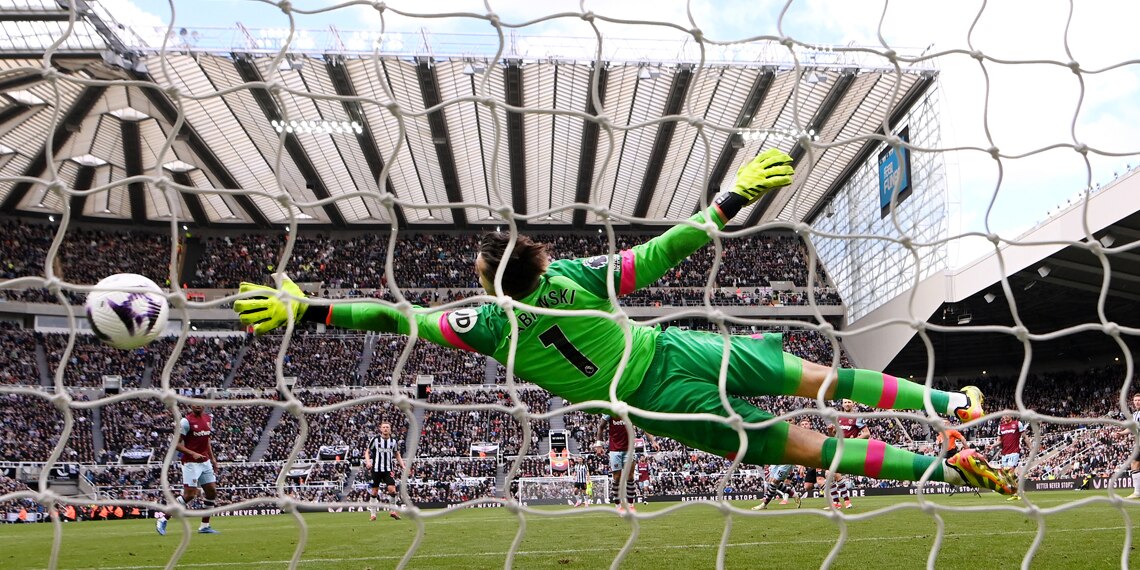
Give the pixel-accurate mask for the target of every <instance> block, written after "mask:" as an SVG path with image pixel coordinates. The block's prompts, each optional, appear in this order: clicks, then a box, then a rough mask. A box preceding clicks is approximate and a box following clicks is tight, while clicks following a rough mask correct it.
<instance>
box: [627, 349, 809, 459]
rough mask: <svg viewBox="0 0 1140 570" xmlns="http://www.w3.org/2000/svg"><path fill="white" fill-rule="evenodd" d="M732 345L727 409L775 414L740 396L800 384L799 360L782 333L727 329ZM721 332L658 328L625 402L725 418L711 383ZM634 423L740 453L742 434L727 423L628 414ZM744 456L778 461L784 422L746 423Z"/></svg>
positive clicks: (749, 415)
mask: <svg viewBox="0 0 1140 570" xmlns="http://www.w3.org/2000/svg"><path fill="white" fill-rule="evenodd" d="M729 339H730V340H729V343H730V347H731V352H730V354H729V359H728V371H727V375H726V387H725V388H726V389H725V391H726V393H727V395H728V401H729V403H730V404H731V406H732V409H733V410H734V411H736V413H738V414H740V416H741V417H742V418H743V419H744V421H745V422H747V423H754V422H762V421H764V420H768V419H771V418H772V417H774V416H773V415H772V414H769V413H768V412H765V411H764V410H761V409H760V408H757V407H756V406H754V405H753V404H751V403H749V402H748V401H746V400H744V399H743V398H741V397H740V396H761V395H781V394H792V393H794V392H795V390H796V388H797V387H798V386H799V382H800V371H801V364H800V363H801V361H800V359H799V358H797V357H796V356H793V355H790V354H786V353H785V352H784V341H783V335H780V334H771V333H768V334H763V335H755V336H735V335H734V336H730V337H729ZM724 348H725V346H724V337H723V336H721V335H720V334H717V333H707V332H698V331H687V330H681V329H677V328H669V329H667V330H665V332H663V333H662V334H661V336H660V337H658V339H657V347H656V351H655V353H654V355H653V362H652V363H651V364H650V365H649V370H648V371H646V373H645V379H644V380H642V382H641V386H640V387H639V388H638V389H637V391H636V392H634V393H633V394H632V395H631V396H630V397H629V398H627V402H628V403H629V404H630V405H633V406H636V407H638V408H641V409H644V410H650V411H654V412H668V413H676V414H702V413H703V414H713V415H717V416H721V417H728V413H727V411H726V410H725V408H724V404H722V403H721V399H720V390H719V387H718V385H717V382H718V379H719V377H720V368H721V360H722V357H723V354H724ZM632 419H633V423H634V424H636V425H638V426H640V427H642V428H643V429H645V430H646V431H648V432H650V433H652V434H654V435H659V436H664V437H670V438H673V439H675V440H677V441H679V442H681V443H683V444H685V445H688V446H690V447H695V448H697V449H702V450H704V451H707V452H709V453H714V454H717V455H721V456H724V457H728V458H730V459H731V458H735V457H736V455H737V454H738V453H739V452H740V447H741V445H740V444H741V437H740V435H739V434H738V433H737V432H736V430H734V429H732V428H731V427H729V425H728V424H727V423H726V422H719V421H711V420H686V419H684V418H683V417H681V416H678V417H676V418H673V419H669V420H658V419H649V418H642V417H637V416H632ZM746 433H747V436H748V437H747V448H746V450H745V452H744V459H743V460H742V461H744V462H745V463H749V464H754V465H766V464H775V463H780V462H781V459H782V457H783V454H784V446H785V444H786V443H787V439H788V424H787V422H778V423H775V424H772V425H771V426H769V427H767V428H763V429H760V428H750V429H747V430H746Z"/></svg>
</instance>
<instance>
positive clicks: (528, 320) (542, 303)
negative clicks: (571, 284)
mask: <svg viewBox="0 0 1140 570" xmlns="http://www.w3.org/2000/svg"><path fill="white" fill-rule="evenodd" d="M577 293H578V292H577V291H575V290H574V289H551V290H550V291H547V292H546V294H545V295H543V296H541V297H539V298H538V300H537V301H535V305H537V306H539V307H542V308H544V309H550V308H552V307H557V306H559V305H572V304H574V296H575V295H576V294H577ZM536 320H538V315H536V314H534V313H526V312H522V311H520V312H519V332H522V331H525V330H526V329H527V327H529V326H530V325H533V324H534V322H535V321H536Z"/></svg>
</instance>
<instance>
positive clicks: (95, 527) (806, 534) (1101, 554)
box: [0, 492, 1140, 570]
mask: <svg viewBox="0 0 1140 570" xmlns="http://www.w3.org/2000/svg"><path fill="white" fill-rule="evenodd" d="M1094 497H1096V498H1106V497H1107V496H1106V495H1105V494H1103V493H1095V494H1094V493H1078V492H1044V493H1034V494H1031V495H1030V498H1031V499H1032V501H1033V503H1034V504H1036V505H1037V506H1038V507H1040V508H1042V509H1046V510H1047V509H1050V508H1055V507H1057V506H1059V505H1061V504H1062V503H1064V502H1066V501H1073V500H1081V499H1086V500H1087V499H1091V498H1094ZM932 501H933V502H935V503H937V504H944V505H953V506H957V507H971V506H973V507H977V506H983V505H984V506H989V507H994V506H998V507H999V508H1000V507H1005V506H1007V503H1006V501H1005V500H1004V498H1002V497H999V496H998V495H996V494H993V493H985V494H983V495H982V497H981V498H977V497H974V496H973V495H972V494H971V495H965V496H964V495H957V496H954V497H936V498H934V499H933V500H932ZM732 504H733V505H734V506H736V507H739V508H743V509H747V508H749V507H751V506H752V505H753V504H754V502H746V501H738V502H733V503H732ZM822 505H823V501H822V500H820V499H814V500H808V501H804V507H803V508H802V509H799V510H796V509H795V508H794V507H792V506H791V505H789V506H786V507H781V506H776V505H773V511H772V512H774V513H777V516H762V517H751V516H735V515H734V516H733V517H732V531H731V533H730V534H729V537H728V548H727V552H726V557H725V567H726V568H759V567H763V568H789V569H791V568H796V569H799V568H818V567H819V566H820V565H821V564H822V563H823V562H824V560H825V559H826V557H827V555H828V552H829V551H830V550H831V549H832V547H833V546H834V545H835V543H836V541H837V539H838V538H839V534H840V526H839V525H837V524H836V523H835V522H832V521H831V520H828V518H827V517H828V512H827V511H825V510H823V509H821V508H820V507H821V506H822ZM677 506H678V504H677V503H654V504H650V505H643V506H641V508H640V509H639V513H641V514H652V513H655V512H660V511H662V510H666V509H669V508H676V507H677ZM901 506H909V507H910V508H903V509H901V510H897V511H895V512H894V513H893V514H891V515H890V516H875V517H872V518H869V519H867V520H852V521H850V523H849V524H848V525H847V533H848V539H847V544H846V546H845V547H844V548H843V550H842V551H841V553H840V554H839V556H838V558H837V559H836V561H835V565H834V566H833V567H834V568H918V567H923V566H925V564H926V559H927V556H928V554H929V552H930V548H931V545H932V544H933V543H934V537H935V535H936V532H937V527H936V522H935V519H934V518H933V517H931V516H929V515H927V514H924V513H922V512H921V511H920V510H919V509H917V508H915V507H916V506H917V502H916V501H915V499H914V498H909V497H908V498H899V497H874V498H872V497H863V498H860V499H859V500H858V502H857V507H856V508H855V509H851V510H847V511H845V514H847V515H859V514H864V513H869V512H871V511H873V510H876V509H883V508H889V507H895V508H897V507H901ZM543 511H544V512H551V513H553V512H559V511H566V508H564V507H562V508H560V507H543ZM1126 511H1127V513H1128V517H1129V519H1130V520H1126V519H1125V517H1124V516H1122V514H1121V512H1120V511H1118V510H1117V509H1115V508H1113V507H1112V506H1110V505H1108V504H1104V503H1100V504H1094V505H1090V506H1085V507H1082V508H1080V509H1071V510H1066V511H1061V512H1057V513H1052V514H1048V515H1045V524H1046V527H1045V534H1046V540H1045V541H1044V543H1043V544H1042V545H1041V548H1040V549H1039V550H1038V552H1037V556H1036V558H1035V559H1034V560H1033V567H1036V568H1075V567H1080V568H1119V567H1120V564H1121V562H1120V553H1121V548H1122V545H1123V544H1124V539H1125V530H1126V525H1128V524H1131V525H1133V526H1135V525H1136V524H1137V523H1136V521H1137V520H1138V519H1140V505H1132V506H1130V507H1128V508H1127V509H1126ZM766 514H767V513H766ZM781 514H784V515H786V516H780V515H781ZM942 517H943V519H944V521H945V525H946V536H945V540H944V541H943V545H942V550H941V552H940V554H939V556H938V561H937V567H939V568H961V567H965V566H968V563H967V561H969V560H975V561H977V560H984V561H985V565H986V566H987V567H990V568H1012V567H1017V566H1019V565H1020V564H1021V562H1022V557H1023V556H1024V555H1025V553H1026V552H1027V551H1028V550H1029V546H1030V544H1031V543H1032V541H1033V539H1034V536H1035V534H1036V533H1037V532H1038V525H1037V523H1036V521H1035V520H1034V519H1033V518H1031V517H1026V516H1025V515H1024V514H1023V513H1020V512H1014V511H1012V510H1009V511H999V512H974V513H970V512H955V513H944V514H943V515H942ZM304 520H305V523H306V524H307V525H308V527H309V536H308V542H307V544H306V545H305V550H304V555H303V557H302V559H301V565H300V567H302V568H322V569H326V568H345V569H349V568H351V569H357V570H359V569H364V568H368V569H380V568H394V567H396V566H397V565H398V564H399V562H400V560H401V558H403V556H404V554H405V552H406V551H407V548H408V546H409V545H410V544H411V542H412V540H413V539H414V538H415V534H416V524H415V522H413V521H410V520H404V521H393V520H388V519H386V518H382V519H381V520H379V521H377V522H369V521H368V515H367V513H314V514H307V515H304ZM215 521H216V523H215V526H216V527H217V528H218V529H219V530H221V534H218V535H205V536H202V535H198V534H196V533H193V532H192V533H191V536H190V544H189V548H188V549H187V551H186V554H185V555H184V556H183V557H182V558H181V560H180V561H179V563H178V567H179V568H284V567H287V565H288V561H289V558H290V556H291V555H292V553H293V550H294V549H295V548H296V547H297V541H298V539H299V537H300V532H299V528H298V525H297V521H296V519H295V518H294V517H293V516H291V515H277V516H257V517H219V518H217V519H215ZM725 521H726V519H725V517H724V516H723V515H722V514H721V513H720V511H719V510H718V509H716V508H715V507H714V506H711V505H708V504H686V505H685V506H684V507H682V508H681V509H680V510H677V511H674V512H669V513H665V514H663V515H661V516H660V517H658V518H653V519H650V520H641V521H639V526H640V529H639V535H638V538H637V541H636V543H635V545H634V547H633V549H632V550H631V551H630V553H629V556H628V557H627V558H626V559H625V560H624V561H623V563H622V567H624V568H655V569H665V568H685V569H689V568H709V567H711V566H712V565H713V561H714V560H715V556H716V550H717V545H718V544H719V542H720V538H721V533H722V532H723V529H724V525H725ZM518 526H519V522H518V518H517V517H516V516H515V515H512V514H511V513H510V512H508V511H507V510H505V509H499V508H494V509H461V510H455V511H451V512H448V513H447V514H446V515H445V516H443V517H440V518H434V519H432V520H430V521H426V522H425V535H424V539H423V543H422V544H421V546H420V548H419V549H418V551H417V552H416V554H415V556H414V557H413V558H412V559H411V563H410V565H409V567H410V568H461V569H464V570H470V569H475V568H502V567H503V566H504V564H505V562H506V554H507V551H508V549H509V548H510V545H511V541H512V540H513V539H514V537H515V534H516V533H517V531H518ZM632 529H633V527H632V525H631V523H630V522H629V521H628V520H626V519H622V518H619V517H618V516H617V515H616V514H615V513H614V512H613V511H612V510H611V511H607V512H596V513H595V512H590V511H582V510H575V511H573V512H569V513H565V514H563V515H560V516H556V517H545V516H527V532H526V536H525V539H524V540H523V542H522V545H521V548H520V549H519V551H518V552H517V553H516V556H515V567H517V568H607V567H609V565H610V563H611V562H612V561H613V560H614V558H615V557H616V556H617V554H618V551H619V550H620V549H621V547H622V545H623V544H624V543H625V541H626V540H627V539H628V538H629V536H630V533H631V532H632ZM182 535H183V530H182V528H181V526H180V525H179V524H178V521H172V523H171V525H170V530H169V532H168V534H167V536H165V537H162V536H158V535H157V534H156V533H155V532H154V521H153V519H152V520H132V521H117V522H84V523H68V524H65V525H63V542H62V548H61V554H60V567H61V568H101V569H105V570H142V569H149V568H164V567H165V566H166V564H167V563H168V562H169V560H170V557H171V555H172V554H173V552H174V551H175V549H176V548H177V547H178V544H179V541H180V540H181V539H182ZM51 542H52V528H51V525H46V524H36V525H23V526H21V525H11V526H4V527H0V566H2V567H4V568H8V569H12V570H16V569H32V568H46V567H47V561H48V557H49V554H50V549H51Z"/></svg>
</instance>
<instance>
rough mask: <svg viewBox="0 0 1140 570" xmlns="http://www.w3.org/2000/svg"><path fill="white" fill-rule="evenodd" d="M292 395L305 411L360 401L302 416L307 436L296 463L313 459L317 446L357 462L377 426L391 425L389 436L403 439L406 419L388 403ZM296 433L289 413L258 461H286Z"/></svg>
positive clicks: (338, 396)
mask: <svg viewBox="0 0 1140 570" xmlns="http://www.w3.org/2000/svg"><path fill="white" fill-rule="evenodd" d="M296 395H297V398H298V399H299V400H301V402H302V403H304V405H305V406H306V407H308V408H321V407H327V406H332V405H334V404H340V403H343V402H346V401H349V400H361V401H360V402H358V403H356V402H354V403H349V404H348V405H346V406H343V407H338V408H334V409H331V410H327V411H319V412H307V413H305V420H306V422H307V423H308V426H309V435H308V438H306V439H305V441H304V442H303V445H302V448H301V452H300V454H299V456H298V457H299V458H300V459H316V458H317V456H318V453H319V452H320V448H321V446H347V447H348V449H349V452H348V453H349V457H346V458H345V459H351V460H353V461H354V462H355V461H358V460H360V459H362V458H363V457H364V455H363V454H364V448H365V446H367V445H368V441H369V440H370V439H372V437H373V436H374V435H376V434H378V433H379V432H380V424H381V423H384V422H388V423H390V424H391V425H392V433H394V434H396V436H397V437H399V438H400V439H405V438H406V437H407V435H406V434H407V431H408V418H407V415H406V414H404V412H403V411H401V410H400V409H399V408H397V407H395V406H394V405H392V403H391V400H390V399H387V398H382V397H381V399H378V398H377V396H367V395H362V394H350V393H345V392H317V391H301V392H298V393H297V394H296ZM362 398H363V399H362ZM299 433H300V426H299V424H298V422H297V418H296V417H295V416H293V414H290V413H285V414H283V415H282V416H281V420H280V422H279V423H278V424H277V427H276V428H275V429H274V431H273V433H272V435H271V436H270V438H269V445H268V447H267V449H266V452H265V455H264V457H263V458H262V459H264V460H265V461H282V460H285V459H287V458H288V457H289V454H290V453H292V451H293V445H294V444H295V443H296V441H297V438H298V434H299Z"/></svg>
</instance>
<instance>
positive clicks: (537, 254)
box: [479, 232, 550, 298]
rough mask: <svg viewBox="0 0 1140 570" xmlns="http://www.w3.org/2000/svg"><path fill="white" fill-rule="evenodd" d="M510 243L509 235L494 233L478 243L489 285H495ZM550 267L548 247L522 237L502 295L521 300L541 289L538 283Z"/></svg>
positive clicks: (515, 248)
mask: <svg viewBox="0 0 1140 570" xmlns="http://www.w3.org/2000/svg"><path fill="white" fill-rule="evenodd" d="M510 241H511V234H509V233H507V232H492V233H488V234H484V235H483V239H482V240H481V241H480V243H479V253H480V254H482V255H483V262H484V265H483V271H484V275H483V276H484V277H486V278H487V281H490V282H494V281H495V272H497V271H498V270H499V264H500V263H502V262H503V253H504V252H506V250H507V245H508V244H509V243H510ZM549 263H550V256H549V253H548V251H547V245H546V244H544V243H538V242H536V241H534V240H532V239H530V238H529V237H527V236H524V235H521V234H520V235H519V236H518V238H517V239H516V240H515V247H514V249H512V250H511V256H510V258H509V259H507V268H506V270H505V271H504V272H503V291H502V292H503V294H504V295H509V296H511V297H515V298H519V297H522V296H524V295H525V294H527V293H530V292H531V291H533V290H534V288H535V287H537V286H538V279H539V277H542V274H543V273H545V272H546V266H547V265H548V264H549Z"/></svg>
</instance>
